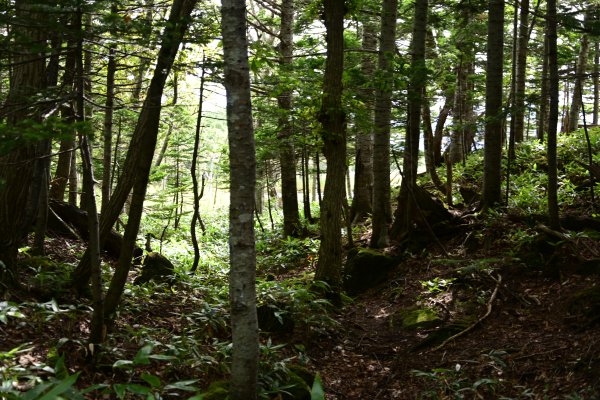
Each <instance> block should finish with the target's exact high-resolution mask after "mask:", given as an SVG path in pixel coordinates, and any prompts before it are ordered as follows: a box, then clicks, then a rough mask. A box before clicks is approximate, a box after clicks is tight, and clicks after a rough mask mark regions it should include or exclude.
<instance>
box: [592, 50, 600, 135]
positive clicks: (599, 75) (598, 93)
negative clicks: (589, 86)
mask: <svg viewBox="0 0 600 400" xmlns="http://www.w3.org/2000/svg"><path fill="white" fill-rule="evenodd" d="M593 82H594V110H593V113H592V124H594V125H598V109H599V108H600V107H599V105H600V42H598V40H596V41H595V42H594V75H593Z"/></svg>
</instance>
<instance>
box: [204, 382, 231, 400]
mask: <svg viewBox="0 0 600 400" xmlns="http://www.w3.org/2000/svg"><path fill="white" fill-rule="evenodd" d="M228 398H229V383H227V382H225V381H216V382H213V383H211V384H210V385H209V386H208V389H206V391H205V392H202V400H226V399H228Z"/></svg>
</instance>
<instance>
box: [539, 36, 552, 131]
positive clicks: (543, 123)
mask: <svg viewBox="0 0 600 400" xmlns="http://www.w3.org/2000/svg"><path fill="white" fill-rule="evenodd" d="M546 54H548V38H547V37H546V35H545V34H544V57H543V59H542V78H541V86H542V90H541V96H540V97H541V98H540V111H539V114H538V121H537V122H538V128H537V138H538V140H539V141H541V142H543V141H544V136H545V133H546V131H547V129H548V124H547V117H548V84H549V79H548V57H546Z"/></svg>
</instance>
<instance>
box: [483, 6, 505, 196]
mask: <svg viewBox="0 0 600 400" xmlns="http://www.w3.org/2000/svg"><path fill="white" fill-rule="evenodd" d="M503 56H504V1H503V0H489V2H488V45H487V75H486V89H485V113H486V122H485V147H484V176H483V204H482V205H483V207H484V208H488V207H492V206H494V205H495V204H497V203H499V202H500V200H501V196H502V192H501V185H502V171H501V167H502V66H503Z"/></svg>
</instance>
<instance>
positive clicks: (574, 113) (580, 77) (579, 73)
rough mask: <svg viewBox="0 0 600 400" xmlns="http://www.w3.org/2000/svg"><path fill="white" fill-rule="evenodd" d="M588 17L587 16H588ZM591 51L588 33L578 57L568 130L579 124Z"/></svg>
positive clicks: (584, 36)
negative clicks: (582, 95)
mask: <svg viewBox="0 0 600 400" xmlns="http://www.w3.org/2000/svg"><path fill="white" fill-rule="evenodd" d="M586 19H587V17H586ZM589 52H590V39H589V37H588V35H587V34H584V35H583V36H582V38H581V47H580V49H579V57H578V59H577V68H576V71H575V83H574V85H573V98H572V100H571V109H570V110H569V124H568V127H567V130H566V132H573V131H576V130H577V126H578V124H579V111H580V110H581V100H580V99H581V94H582V90H583V87H584V85H583V82H584V81H585V72H586V69H587V61H588V53H589Z"/></svg>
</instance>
